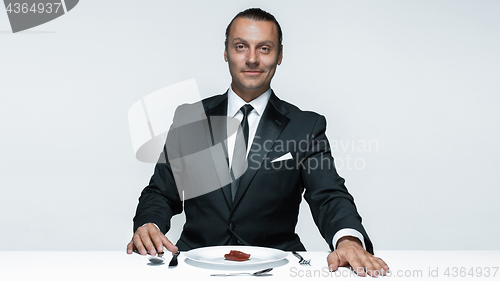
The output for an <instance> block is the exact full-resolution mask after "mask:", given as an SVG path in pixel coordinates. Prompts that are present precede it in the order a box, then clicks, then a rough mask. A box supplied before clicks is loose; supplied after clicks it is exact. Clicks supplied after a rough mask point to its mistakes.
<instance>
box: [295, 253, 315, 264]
mask: <svg viewBox="0 0 500 281" xmlns="http://www.w3.org/2000/svg"><path fill="white" fill-rule="evenodd" d="M292 254H293V255H294V256H296V257H297V258H298V259H299V264H300V265H311V260H306V259H304V258H303V257H302V256H301V255H300V254H299V253H297V252H296V251H292Z"/></svg>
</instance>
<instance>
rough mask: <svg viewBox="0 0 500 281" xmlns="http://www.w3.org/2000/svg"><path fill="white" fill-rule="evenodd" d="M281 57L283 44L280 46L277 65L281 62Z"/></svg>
mask: <svg viewBox="0 0 500 281" xmlns="http://www.w3.org/2000/svg"><path fill="white" fill-rule="evenodd" d="M282 59H283V45H281V46H280V53H279V55H278V65H280V64H281V60H282Z"/></svg>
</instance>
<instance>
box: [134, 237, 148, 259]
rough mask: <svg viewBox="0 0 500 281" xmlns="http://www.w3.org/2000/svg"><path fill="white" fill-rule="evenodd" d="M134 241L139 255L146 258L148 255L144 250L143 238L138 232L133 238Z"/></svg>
mask: <svg viewBox="0 0 500 281" xmlns="http://www.w3.org/2000/svg"><path fill="white" fill-rule="evenodd" d="M132 241H133V243H134V246H135V248H136V249H137V251H139V254H141V255H143V256H145V255H146V254H147V253H148V252H147V251H146V249H145V248H144V245H143V244H142V240H141V236H140V235H139V234H138V233H137V232H136V234H134V238H132Z"/></svg>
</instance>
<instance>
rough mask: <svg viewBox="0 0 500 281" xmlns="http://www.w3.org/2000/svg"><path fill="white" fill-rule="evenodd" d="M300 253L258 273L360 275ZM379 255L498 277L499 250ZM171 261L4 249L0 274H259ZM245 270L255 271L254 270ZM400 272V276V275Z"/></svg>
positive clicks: (461, 276)
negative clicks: (171, 265)
mask: <svg viewBox="0 0 500 281" xmlns="http://www.w3.org/2000/svg"><path fill="white" fill-rule="evenodd" d="M301 254H302V255H303V256H304V257H305V258H306V259H311V266H300V265H299V264H298V259H297V258H295V257H294V256H293V255H292V254H291V253H289V255H288V257H287V259H286V260H284V261H283V262H282V265H281V266H279V267H275V268H274V269H273V270H272V271H271V272H270V273H271V274H272V276H268V277H258V278H262V279H263V280H268V279H269V280H283V279H290V280H294V279H297V278H300V277H302V278H307V277H311V278H314V279H316V278H322V279H325V278H334V279H335V278H337V279H338V278H341V279H343V280H348V279H353V278H357V277H355V275H354V274H353V273H351V271H349V270H348V269H344V268H343V269H341V270H339V271H338V272H333V273H330V272H328V267H327V264H326V256H327V254H328V253H327V252H301ZM376 255H377V256H379V257H381V258H382V259H384V260H385V261H386V262H387V264H388V265H389V267H390V268H391V272H392V273H391V276H389V277H383V279H391V280H392V279H394V280H446V279H457V280H500V268H499V267H500V251H377V252H376ZM168 260H169V259H167V264H168ZM283 263H284V264H283ZM167 264H162V265H151V264H150V263H149V261H148V259H147V258H146V257H143V256H140V255H138V254H132V255H127V254H126V253H125V252H124V251H123V252H121V251H102V252H90V251H89V252H86V251H81V252H80V251H74V252H69V251H68V252H55V251H54V252H50V251H49V252H43V251H33V252H28V251H27V252H7V251H4V252H1V251H0V280H6V281H11V280H68V281H73V280H88V281H90V280H120V281H122V280H167V279H170V280H184V279H185V278H188V279H187V280H200V279H201V280H212V279H213V280H216V279H217V280H221V278H222V279H223V280H232V279H244V278H257V277H247V276H238V277H211V276H210V274H212V273H223V272H224V271H223V270H216V269H207V268H201V267H197V266H193V265H190V264H189V261H187V262H186V258H185V257H183V255H182V253H181V255H180V256H179V265H178V266H177V267H176V268H169V267H168V266H167ZM447 269H448V272H447ZM471 269H472V270H473V272H474V273H475V274H474V276H472V275H471V274H470V273H471ZM245 271H247V272H253V270H245ZM479 271H481V272H482V276H481V277H479V276H477V273H478V272H479ZM487 271H489V277H485V276H484V275H485V274H486V272H487ZM225 272H231V271H225ZM446 273H448V275H446ZM494 274H495V276H493V275H494ZM398 275H400V276H401V277H397V276H398ZM405 275H406V276H405ZM180 278H182V279H180ZM194 278H196V279H194Z"/></svg>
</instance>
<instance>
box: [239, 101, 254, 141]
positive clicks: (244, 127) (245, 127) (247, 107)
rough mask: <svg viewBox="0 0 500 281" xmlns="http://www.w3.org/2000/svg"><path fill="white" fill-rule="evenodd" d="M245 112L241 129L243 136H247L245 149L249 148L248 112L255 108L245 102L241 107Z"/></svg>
mask: <svg viewBox="0 0 500 281" xmlns="http://www.w3.org/2000/svg"><path fill="white" fill-rule="evenodd" d="M240 110H241V112H243V120H241V129H242V130H243V137H245V145H246V147H245V150H246V149H248V114H249V113H250V112H251V111H252V110H253V107H252V106H251V105H249V104H245V105H244V106H242V107H241V108H240Z"/></svg>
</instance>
